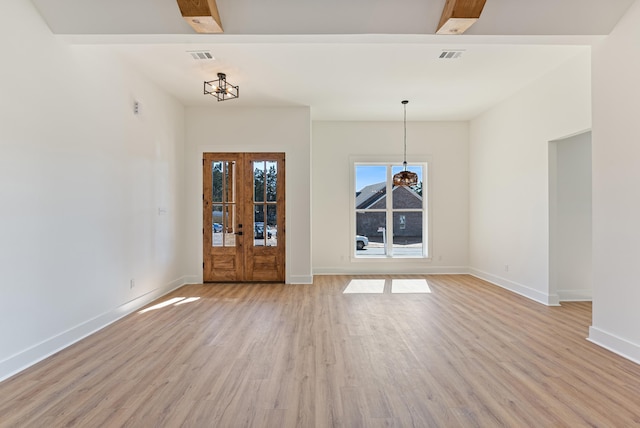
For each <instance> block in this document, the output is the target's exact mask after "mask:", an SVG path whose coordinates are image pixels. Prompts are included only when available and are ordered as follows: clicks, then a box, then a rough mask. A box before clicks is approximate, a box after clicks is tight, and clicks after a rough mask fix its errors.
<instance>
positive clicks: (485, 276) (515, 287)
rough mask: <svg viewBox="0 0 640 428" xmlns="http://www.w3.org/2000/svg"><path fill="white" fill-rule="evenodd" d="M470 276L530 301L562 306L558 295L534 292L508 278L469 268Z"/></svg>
mask: <svg viewBox="0 0 640 428" xmlns="http://www.w3.org/2000/svg"><path fill="white" fill-rule="evenodd" d="M469 274H470V275H472V276H475V277H476V278H480V279H482V280H484V281H487V282H490V283H492V284H494V285H497V286H498V287H502V288H504V289H506V290H509V291H512V292H514V293H516V294H519V295H521V296H524V297H526V298H528V299H531V300H535V301H536V302H538V303H542V304H543V305H547V306H560V298H559V297H558V295H556V294H545V293H541V292H540V291H538V290H534V289H533V288H531V287H527V286H526V285H523V284H519V283H517V282H515V281H511V280H509V279H506V278H502V277H500V276H497V275H492V274H490V273H488V272H484V271H481V270H478V269H475V268H469Z"/></svg>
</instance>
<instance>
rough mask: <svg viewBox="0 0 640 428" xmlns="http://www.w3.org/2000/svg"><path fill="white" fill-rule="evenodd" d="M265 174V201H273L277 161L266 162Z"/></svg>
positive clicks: (276, 179)
mask: <svg viewBox="0 0 640 428" xmlns="http://www.w3.org/2000/svg"><path fill="white" fill-rule="evenodd" d="M266 173H267V176H266V186H267V201H268V202H275V201H276V197H277V196H278V195H277V194H276V189H277V184H278V162H272V161H270V162H267V171H266Z"/></svg>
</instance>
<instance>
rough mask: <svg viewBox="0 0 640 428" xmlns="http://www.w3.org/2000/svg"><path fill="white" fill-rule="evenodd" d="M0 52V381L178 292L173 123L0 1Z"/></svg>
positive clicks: (150, 89)
mask: <svg viewBox="0 0 640 428" xmlns="http://www.w3.org/2000/svg"><path fill="white" fill-rule="evenodd" d="M0 50H2V66H1V67H0V94H2V96H0V201H1V204H2V206H1V207H2V208H1V209H0V296H1V298H0V379H2V378H4V377H7V376H8V375H10V374H11V373H14V372H16V371H18V370H20V369H22V368H24V367H26V366H27V365H29V364H32V363H33V362H35V361H37V360H39V359H41V358H43V357H45V356H47V355H48V354H50V353H52V352H54V351H56V350H58V349H60V348H61V347H64V346H66V345H68V344H70V343H71V342H73V341H75V340H77V339H79V338H80V337H83V336H85V335H87V334H89V333H90V332H92V331H94V330H95V329H97V328H100V327H102V326H104V325H105V324H107V323H109V322H111V321H113V320H115V319H117V318H118V317H119V316H122V315H123V314H125V313H126V312H127V311H131V310H133V309H135V308H136V307H138V306H140V305H141V304H144V303H146V302H148V301H149V300H151V299H152V298H154V297H155V296H157V295H160V294H162V293H164V292H166V291H168V290H169V289H170V288H172V287H175V286H177V285H180V284H181V283H182V282H183V278H181V276H182V272H183V266H182V265H183V262H182V259H181V255H180V254H181V253H180V251H179V249H180V247H181V246H182V242H181V240H182V238H181V236H182V225H183V224H184V217H183V215H182V213H181V211H180V210H181V207H182V205H183V201H182V200H181V197H180V194H181V192H180V190H181V189H182V187H183V181H182V178H181V177H182V174H183V136H184V123H183V108H182V107H181V106H180V105H179V104H178V103H177V102H176V101H174V100H173V99H172V98H170V97H168V96H166V95H165V94H164V93H163V92H162V91H161V90H159V89H158V88H156V87H154V86H152V85H150V84H148V83H147V82H146V80H145V79H143V78H141V77H140V76H138V75H137V74H136V73H134V72H132V71H131V70H129V69H128V67H127V66H125V65H122V64H121V63H120V62H119V61H118V60H117V59H116V58H114V57H112V56H111V55H109V54H108V53H106V52H103V51H98V50H94V49H92V48H89V47H76V48H71V47H68V46H65V45H63V44H62V43H60V42H58V41H57V40H56V39H55V38H54V37H53V36H52V35H51V34H50V31H49V29H48V28H47V26H46V25H45V24H44V23H43V22H42V21H41V19H40V17H39V15H38V14H37V12H36V11H35V10H34V9H33V6H32V5H31V2H28V1H22V0H4V1H3V2H1V3H0ZM134 99H137V100H139V101H140V103H141V106H142V111H141V114H140V115H138V116H134V115H133V113H132V108H133V100H134ZM159 208H161V209H162V210H164V213H163V215H159V214H158V209H159ZM130 279H135V287H134V288H133V289H130Z"/></svg>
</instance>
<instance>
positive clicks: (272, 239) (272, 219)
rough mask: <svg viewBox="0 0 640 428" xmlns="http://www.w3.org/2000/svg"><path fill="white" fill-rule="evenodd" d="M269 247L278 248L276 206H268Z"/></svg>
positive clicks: (267, 236) (267, 234)
mask: <svg viewBox="0 0 640 428" xmlns="http://www.w3.org/2000/svg"><path fill="white" fill-rule="evenodd" d="M266 238H267V246H268V247H276V246H277V245H278V215H277V206H276V205H267V230H266Z"/></svg>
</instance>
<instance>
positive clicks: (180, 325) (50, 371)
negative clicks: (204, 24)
mask: <svg viewBox="0 0 640 428" xmlns="http://www.w3.org/2000/svg"><path fill="white" fill-rule="evenodd" d="M354 278H356V277H350V276H317V277H316V278H315V280H314V284H313V285H282V284H212V285H190V286H185V287H183V288H181V289H179V290H177V291H175V292H173V293H171V295H168V296H165V297H164V298H162V299H160V301H167V300H168V299H170V298H178V297H182V298H195V297H198V298H199V299H198V300H193V301H188V300H182V302H183V303H182V304H179V305H175V304H172V305H169V306H165V307H162V308H158V309H155V310H149V311H146V312H144V313H134V314H132V315H130V316H128V317H126V318H124V319H122V320H120V321H119V322H117V323H115V324H113V325H111V326H109V327H107V328H105V329H103V330H101V331H100V332H98V333H96V334H94V335H92V336H91V337H89V338H87V339H85V340H83V341H81V342H79V343H77V344H75V345H73V346H71V347H69V348H67V349H65V350H64V351H62V352H60V353H58V354H56V355H54V356H52V357H51V358H49V359H47V360H45V361H43V362H41V363H39V364H37V365H35V366H33V367H31V368H29V369H28V370H26V371H24V372H22V373H20V374H19V375H17V376H14V377H13V378H11V379H8V380H6V381H5V382H3V383H0V426H2V427H21V428H22V427H63V426H80V427H120V426H126V427H183V426H184V427H245V426H247V427H278V428H279V427H303V428H306V427H334V426H335V427H457V426H459V427H474V426H478V427H496V426H508V427H560V426H566V427H581V426H597V427H630V426H640V366H639V365H637V364H634V363H632V362H630V361H628V360H625V359H623V358H621V357H619V356H616V355H614V354H612V353H610V352H608V351H606V350H604V349H602V348H600V347H598V346H595V345H593V344H592V343H590V342H588V341H587V340H585V337H586V336H587V329H588V326H589V325H590V323H591V305H590V304H589V303H568V304H563V305H562V307H546V306H543V305H541V304H538V303H535V302H532V301H530V300H527V299H525V298H523V297H520V296H518V295H515V294H512V293H510V292H507V291H505V290H503V289H501V288H498V287H495V286H492V285H490V284H488V283H486V282H483V281H480V280H478V279H476V278H473V277H470V276H466V275H442V276H421V277H418V276H384V277H371V278H376V279H385V280H386V287H385V292H384V293H382V294H343V290H344V289H345V287H346V286H347V285H348V283H349V282H350V280H351V279H354ZM357 278H366V277H362V276H359V277H357ZM394 278H395V279H397V278H414V279H415V278H426V279H427V280H428V283H429V286H430V288H431V293H429V294H392V293H390V282H391V280H392V279H394ZM156 303H158V302H156Z"/></svg>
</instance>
